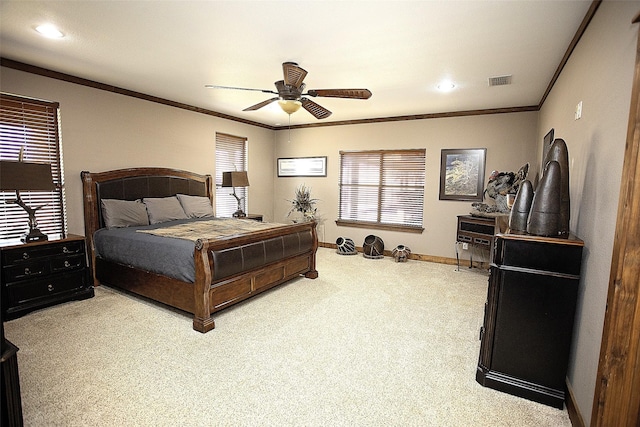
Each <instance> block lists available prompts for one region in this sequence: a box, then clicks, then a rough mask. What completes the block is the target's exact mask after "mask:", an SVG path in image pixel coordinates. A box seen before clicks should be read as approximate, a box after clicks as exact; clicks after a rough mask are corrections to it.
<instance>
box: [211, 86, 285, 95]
mask: <svg viewBox="0 0 640 427" xmlns="http://www.w3.org/2000/svg"><path fill="white" fill-rule="evenodd" d="M204 87H206V88H208V89H235V90H250V91H252V92H262V93H275V94H276V95H277V94H278V92H274V91H272V90H267V89H251V88H246V87H234V86H218V85H204Z"/></svg>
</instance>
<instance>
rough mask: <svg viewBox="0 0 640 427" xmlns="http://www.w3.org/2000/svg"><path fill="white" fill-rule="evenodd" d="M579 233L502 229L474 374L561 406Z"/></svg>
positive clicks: (497, 238)
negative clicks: (561, 235)
mask: <svg viewBox="0 0 640 427" xmlns="http://www.w3.org/2000/svg"><path fill="white" fill-rule="evenodd" d="M583 245H584V244H583V242H582V240H580V239H578V238H576V237H574V236H569V238H564V239H563V238H547V237H540V236H531V235H517V234H497V235H496V236H495V244H494V247H493V251H494V253H493V262H492V263H491V267H490V275H489V287H488V292H487V301H486V303H485V313H484V325H483V326H482V328H481V330H480V340H481V344H480V357H479V361H478V368H477V371H476V380H477V381H478V382H479V383H480V384H482V385H483V386H486V387H490V388H493V389H496V390H500V391H503V392H506V393H509V394H513V395H516V396H520V397H524V398H527V399H530V400H533V401H536V402H539V403H543V404H546V405H550V406H554V407H556V408H560V409H562V408H563V405H564V400H565V377H566V373H567V365H568V361H569V351H570V348H571V338H572V333H573V320H574V314H575V308H576V300H577V294H578V282H579V279H580V268H581V264H582V248H583Z"/></svg>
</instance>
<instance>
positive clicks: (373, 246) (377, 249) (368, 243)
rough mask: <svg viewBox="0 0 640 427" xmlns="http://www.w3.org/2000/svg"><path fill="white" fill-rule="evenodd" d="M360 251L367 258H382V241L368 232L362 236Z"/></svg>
mask: <svg viewBox="0 0 640 427" xmlns="http://www.w3.org/2000/svg"><path fill="white" fill-rule="evenodd" d="M362 253H363V255H364V257H365V258H369V259H380V258H384V242H383V241H382V239H381V238H380V237H378V236H374V235H373V234H370V235H368V236H367V237H365V238H364V243H363V244H362Z"/></svg>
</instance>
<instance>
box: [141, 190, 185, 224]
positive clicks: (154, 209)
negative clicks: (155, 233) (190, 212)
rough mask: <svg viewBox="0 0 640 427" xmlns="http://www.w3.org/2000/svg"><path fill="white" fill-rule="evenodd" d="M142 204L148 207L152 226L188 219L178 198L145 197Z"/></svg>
mask: <svg viewBox="0 0 640 427" xmlns="http://www.w3.org/2000/svg"><path fill="white" fill-rule="evenodd" d="M142 202H143V203H144V204H145V205H146V206H147V214H148V215H149V223H150V224H159V223H161V222H166V221H171V220H174V219H187V218H188V216H187V214H185V213H184V210H183V209H182V206H181V205H180V202H179V201H178V198H177V197H176V196H171V197H159V198H155V197H151V198H147V197H145V198H144V199H142Z"/></svg>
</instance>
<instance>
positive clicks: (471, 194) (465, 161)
mask: <svg viewBox="0 0 640 427" xmlns="http://www.w3.org/2000/svg"><path fill="white" fill-rule="evenodd" d="M486 154H487V149H486V148H472V149H461V150H457V149H443V150H442V154H441V158H440V200H467V201H473V202H480V201H482V193H483V191H484V168H485V157H486Z"/></svg>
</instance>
